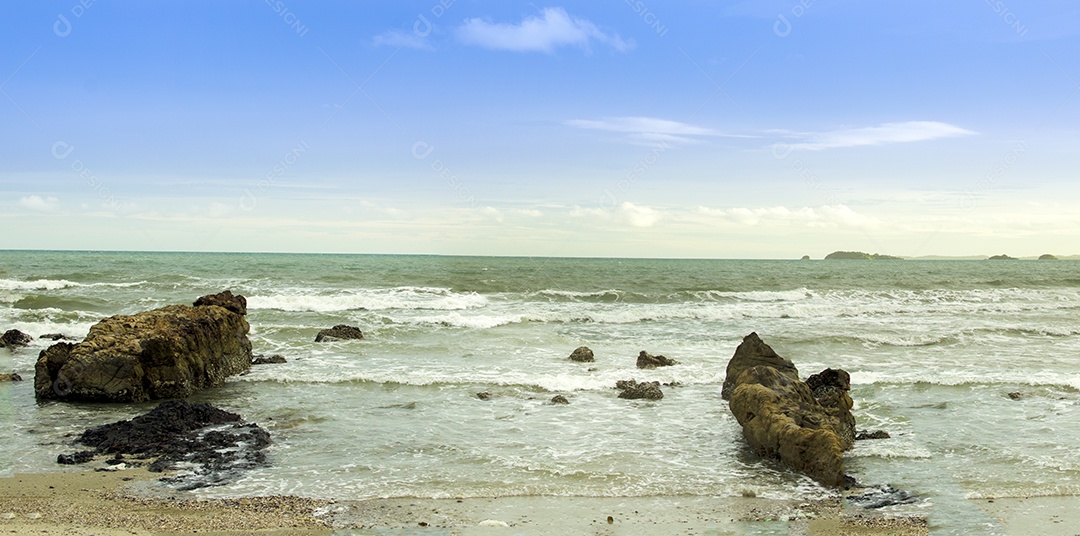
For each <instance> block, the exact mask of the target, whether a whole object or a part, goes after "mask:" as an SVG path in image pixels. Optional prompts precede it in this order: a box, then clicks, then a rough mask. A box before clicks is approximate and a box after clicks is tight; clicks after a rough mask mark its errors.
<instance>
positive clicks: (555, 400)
mask: <svg viewBox="0 0 1080 536" xmlns="http://www.w3.org/2000/svg"><path fill="white" fill-rule="evenodd" d="M551 403H552V404H569V403H570V401H569V400H567V399H566V397H565V396H563V395H555V396H553V397H551Z"/></svg>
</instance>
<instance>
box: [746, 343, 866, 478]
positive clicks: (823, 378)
mask: <svg viewBox="0 0 1080 536" xmlns="http://www.w3.org/2000/svg"><path fill="white" fill-rule="evenodd" d="M747 340H749V341H751V343H750V344H752V345H754V346H755V347H756V348H757V349H758V350H760V349H762V348H768V345H765V343H764V342H761V340H760V339H759V338H757V335H755V334H751V335H750V336H747V339H746V340H744V344H746V341H747ZM740 348H742V346H740ZM768 351H769V352H771V353H772V355H768V356H764V357H765V358H768V359H771V360H773V361H778V360H783V361H782V362H781V364H782V367H780V368H778V367H774V366H768V365H756V366H751V367H749V368H746V369H743V370H742V371H741V372H739V375H738V377H737V378H736V379H735V381H734V387H733V388H732V389H731V392H730V400H729V401H728V407H729V408H730V409H731V413H732V414H734V415H735V420H737V421H738V422H739V424H740V425H741V426H742V430H743V437H744V438H746V442H747V443H748V444H749V445H750V447H751V448H752V449H753V450H754V452H756V453H758V454H759V455H761V456H764V457H769V458H775V459H779V460H781V461H782V462H784V463H785V464H786V465H788V466H789V467H791V468H793V469H795V470H797V471H801V472H803V473H806V474H807V475H810V476H811V477H813V478H814V479H816V480H818V481H820V482H821V483H823V484H825V485H828V486H842V485H844V484H845V482H846V477H845V474H844V457H843V453H844V451H845V450H848V449H850V448H851V447H852V446H853V445H854V442H855V418H854V417H853V416H852V415H851V407H852V404H853V403H852V400H851V397H850V396H849V395H848V394H847V390H848V388H849V387H850V378H849V376H848V374H847V372H844V371H843V370H839V369H826V370H825V371H823V372H821V373H819V374H815V375H813V376H811V379H810V382H811V383H807V382H803V381H800V380H799V377H798V374H797V373H793V372H792V371H793V370H794V368H795V367H794V365H791V362H790V361H787V360H786V359H783V358H781V357H779V356H777V355H775V352H772V349H771V348H768ZM738 357H747V356H746V355H743V356H739V352H736V357H733V358H732V361H735V359H736V358H738ZM751 357H752V356H751ZM778 362H779V361H778ZM789 365H790V366H789ZM728 370H729V371H731V370H732V367H731V365H730V364H729V365H728ZM729 378H730V376H729ZM726 384H727V382H726V381H725V385H726ZM815 394H816V395H817V397H815Z"/></svg>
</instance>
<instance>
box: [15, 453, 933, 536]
mask: <svg viewBox="0 0 1080 536" xmlns="http://www.w3.org/2000/svg"><path fill="white" fill-rule="evenodd" d="M159 476H160V475H156V474H152V473H148V472H146V471H145V469H129V470H125V471H111V472H96V471H84V472H65V473H47V474H27V475H16V476H12V477H7V478H0V533H4V534H46V535H48V534H67V535H70V534H76V535H82V534H85V535H90V534H94V535H121V534H123V535H147V534H162V535H164V534H194V533H198V534H220V535H233V534H282V535H284V534H386V533H391V534H548V533H558V534H643V533H649V534H687V535H694V534H751V533H755V534H756V533H759V532H760V531H761V530H762V529H768V530H769V531H771V532H770V533H776V531H780V533H783V532H784V530H785V529H786V532H787V533H788V534H821V535H833V534H887V535H901V534H904V535H907V534H913V535H917V534H926V533H927V528H926V523H925V520H923V519H918V518H913V519H890V518H881V517H858V516H851V515H847V514H843V513H841V508H840V504H839V503H838V502H835V501H818V502H802V503H796V502H784V501H775V500H768V499H759V498H713V497H667V496H665V497H646V498H641V497H635V498H598V497H505V498H470V499H408V498H399V499H374V500H366V501H348V502H337V501H321V500H312V499H304V498H297V497H255V498H243V499H224V500H222V499H214V500H192V499H186V498H180V497H160V496H157V497H154V498H145V497H142V496H139V495H140V494H139V493H138V492H137V488H138V487H139V485H140V484H143V485H145V484H146V483H148V482H149V481H150V480H151V479H154V478H157V477H159Z"/></svg>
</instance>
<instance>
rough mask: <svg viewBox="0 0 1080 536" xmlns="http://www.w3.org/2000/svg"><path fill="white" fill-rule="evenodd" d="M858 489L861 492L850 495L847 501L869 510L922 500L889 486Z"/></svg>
mask: <svg viewBox="0 0 1080 536" xmlns="http://www.w3.org/2000/svg"><path fill="white" fill-rule="evenodd" d="M858 489H859V490H860V491H857V492H853V493H850V494H848V495H847V497H846V499H847V500H848V502H849V503H851V504H854V505H855V506H861V507H863V508H866V509H868V510H872V509H877V508H884V507H886V506H894V505H897V504H911V503H913V502H916V501H918V500H919V499H920V498H919V496H918V495H914V494H911V493H908V492H906V491H902V490H898V489H896V488H894V487H892V486H889V485H888V484H879V485H876V486H868V487H862V486H859V487H858Z"/></svg>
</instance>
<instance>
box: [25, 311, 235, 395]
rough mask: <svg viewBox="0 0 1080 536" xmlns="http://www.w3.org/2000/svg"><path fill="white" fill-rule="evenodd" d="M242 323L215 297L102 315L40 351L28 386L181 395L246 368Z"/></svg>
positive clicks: (45, 390) (58, 391)
mask: <svg viewBox="0 0 1080 536" xmlns="http://www.w3.org/2000/svg"><path fill="white" fill-rule="evenodd" d="M223 294H224V293H223ZM218 296H220V295H218ZM235 298H239V300H238V301H242V299H243V297H242V296H237V297H235ZM200 301H202V299H200ZM248 330H249V326H248V323H247V320H245V319H244V317H243V316H242V315H240V314H238V313H236V312H234V311H233V310H231V309H228V308H226V307H224V306H218V305H217V304H216V303H215V304H212V305H208V306H198V307H191V306H187V305H170V306H167V307H162V308H160V309H154V310H152V311H145V312H142V313H138V314H134V315H117V316H113V317H109V318H106V319H105V320H102V321H100V322H98V323H97V324H95V325H94V326H93V327H92V328H90V333H88V334H87V336H86V339H85V340H83V341H82V342H80V343H78V344H72V343H66V342H61V343H57V344H54V345H52V346H50V347H49V348H47V349H45V350H43V351H42V352H41V353H40V354H39V356H38V361H37V365H36V366H35V376H34V391H35V393H36V395H37V397H38V398H39V399H52V398H55V399H69V400H89V401H102V402H141V401H145V400H151V399H157V398H185V397H187V396H190V395H191V394H192V393H194V392H196V391H198V390H200V389H203V388H206V387H213V386H217V385H221V384H222V383H224V381H225V379H226V378H227V377H229V376H231V375H233V374H239V373H241V372H244V371H246V370H248V369H249V368H251V342H250V341H249V340H248V338H247V333H248Z"/></svg>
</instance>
